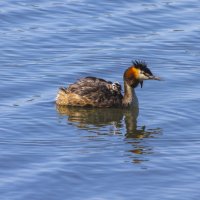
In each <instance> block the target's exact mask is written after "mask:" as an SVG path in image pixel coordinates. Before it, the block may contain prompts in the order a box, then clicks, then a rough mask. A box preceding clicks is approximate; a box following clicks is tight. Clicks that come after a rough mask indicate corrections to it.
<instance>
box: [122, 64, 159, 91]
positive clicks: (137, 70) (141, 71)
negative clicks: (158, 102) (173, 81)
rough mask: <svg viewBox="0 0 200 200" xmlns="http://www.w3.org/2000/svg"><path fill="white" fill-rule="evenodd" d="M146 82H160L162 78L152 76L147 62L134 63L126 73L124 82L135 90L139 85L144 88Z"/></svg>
mask: <svg viewBox="0 0 200 200" xmlns="http://www.w3.org/2000/svg"><path fill="white" fill-rule="evenodd" d="M144 80H160V78H159V77H156V76H154V75H153V74H152V72H151V71H150V69H149V68H148V67H147V64H146V63H145V62H142V61H133V64H132V66H131V67H129V68H128V69H127V70H126V71H125V72H124V81H126V82H127V84H128V85H130V86H131V87H133V88H134V87H137V86H138V84H140V85H141V87H142V86H143V81H144Z"/></svg>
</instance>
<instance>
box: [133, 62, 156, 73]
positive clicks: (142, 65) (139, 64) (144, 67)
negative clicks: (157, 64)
mask: <svg viewBox="0 0 200 200" xmlns="http://www.w3.org/2000/svg"><path fill="white" fill-rule="evenodd" d="M132 63H133V65H134V67H135V68H137V69H140V70H142V71H143V72H145V73H147V74H149V75H153V74H152V73H151V71H150V69H149V68H148V67H147V63H146V62H144V61H140V60H135V61H132Z"/></svg>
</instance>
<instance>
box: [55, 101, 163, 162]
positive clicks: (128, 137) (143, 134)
mask: <svg viewBox="0 0 200 200" xmlns="http://www.w3.org/2000/svg"><path fill="white" fill-rule="evenodd" d="M56 110H57V112H58V113H59V114H60V115H61V116H67V118H68V119H67V120H68V123H69V124H70V125H73V126H76V127H78V128H79V129H82V130H87V131H89V132H95V133H96V134H97V135H102V134H103V135H105V134H107V135H114V134H119V135H120V134H121V135H125V143H126V144H129V145H130V146H131V149H129V150H128V153H131V154H132V155H131V157H132V159H133V162H134V163H140V162H142V161H145V160H146V159H143V158H142V156H141V155H146V154H151V153H153V150H152V147H150V146H148V145H147V144H146V143H145V145H144V139H145V138H154V137H155V136H156V135H158V134H160V133H161V129H160V128H156V129H147V128H146V127H145V126H142V127H139V126H137V117H138V113H139V109H138V107H134V108H132V109H122V108H91V107H88V108H87V107H84V108H82V107H69V106H59V105H56ZM105 127H108V128H109V130H108V128H106V133H105ZM103 128H104V131H102V129H103ZM124 130H125V131H124ZM124 132H125V133H124ZM129 155H130V154H129Z"/></svg>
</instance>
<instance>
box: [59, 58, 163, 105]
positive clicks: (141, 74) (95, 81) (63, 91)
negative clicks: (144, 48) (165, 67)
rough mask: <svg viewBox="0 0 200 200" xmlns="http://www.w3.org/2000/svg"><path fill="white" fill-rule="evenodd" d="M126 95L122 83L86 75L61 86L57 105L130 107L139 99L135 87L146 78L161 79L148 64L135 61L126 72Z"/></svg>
mask: <svg viewBox="0 0 200 200" xmlns="http://www.w3.org/2000/svg"><path fill="white" fill-rule="evenodd" d="M123 78H124V96H123V95H122V94H121V85H120V84H119V83H118V82H114V83H112V82H110V81H106V80H104V79H101V78H96V77H86V78H82V79H80V80H78V81H77V82H76V83H74V84H71V85H69V87H68V88H60V90H59V91H58V94H57V97H56V104H57V105H66V106H82V107H83V106H92V107H129V106H132V105H133V104H134V103H135V101H136V100H137V97H136V94H135V91H134V88H136V87H137V86H138V84H140V85H141V87H142V85H143V81H144V80H160V78H159V77H156V76H154V75H153V74H152V73H151V71H150V69H149V68H147V64H146V63H145V62H141V61H134V62H133V64H132V66H130V67H129V68H128V69H126V70H125V72H124V77H123Z"/></svg>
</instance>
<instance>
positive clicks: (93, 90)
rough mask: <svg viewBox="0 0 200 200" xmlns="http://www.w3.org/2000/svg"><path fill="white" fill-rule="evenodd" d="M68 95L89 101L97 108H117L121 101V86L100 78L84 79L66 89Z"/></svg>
mask: <svg viewBox="0 0 200 200" xmlns="http://www.w3.org/2000/svg"><path fill="white" fill-rule="evenodd" d="M67 91H68V92H70V93H75V94H77V95H80V96H82V97H86V98H88V99H90V100H91V101H92V102H95V104H98V105H97V106H99V107H101V106H102V107H105V106H106V107H110V106H118V105H120V104H121V101H122V97H123V96H122V94H121V86H120V84H119V83H116V82H115V83H112V82H110V81H106V80H104V79H101V78H96V77H86V78H83V79H80V80H78V81H77V82H76V83H74V84H72V85H70V86H69V87H68V88H67Z"/></svg>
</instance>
